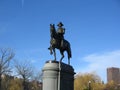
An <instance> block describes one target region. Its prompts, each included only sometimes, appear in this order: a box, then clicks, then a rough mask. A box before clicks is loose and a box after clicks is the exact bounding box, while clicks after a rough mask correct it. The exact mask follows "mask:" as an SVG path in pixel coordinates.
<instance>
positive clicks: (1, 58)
mask: <svg viewBox="0 0 120 90" xmlns="http://www.w3.org/2000/svg"><path fill="white" fill-rule="evenodd" d="M14 55H15V54H14V53H13V51H12V49H10V48H0V90H2V86H1V85H2V77H1V76H2V75H3V74H6V73H9V72H11V70H10V68H9V65H10V61H11V60H12V59H13V57H14Z"/></svg>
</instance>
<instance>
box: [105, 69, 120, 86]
mask: <svg viewBox="0 0 120 90" xmlns="http://www.w3.org/2000/svg"><path fill="white" fill-rule="evenodd" d="M110 81H114V82H115V83H117V84H120V68H116V67H110V68H107V82H110Z"/></svg>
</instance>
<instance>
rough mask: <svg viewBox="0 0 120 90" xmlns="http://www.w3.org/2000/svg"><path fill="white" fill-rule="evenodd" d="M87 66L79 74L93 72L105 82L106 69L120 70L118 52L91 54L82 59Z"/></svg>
mask: <svg viewBox="0 0 120 90" xmlns="http://www.w3.org/2000/svg"><path fill="white" fill-rule="evenodd" d="M82 59H83V60H84V61H85V63H87V64H88V65H87V66H86V67H85V68H83V69H82V70H80V71H81V72H92V71H95V72H97V74H98V75H99V76H100V77H101V78H102V80H104V81H105V82H106V79H107V77H106V69H107V68H108V67H119V68H120V50H116V51H111V52H104V53H100V54H99V53H98V54H91V55H88V56H85V57H83V58H82Z"/></svg>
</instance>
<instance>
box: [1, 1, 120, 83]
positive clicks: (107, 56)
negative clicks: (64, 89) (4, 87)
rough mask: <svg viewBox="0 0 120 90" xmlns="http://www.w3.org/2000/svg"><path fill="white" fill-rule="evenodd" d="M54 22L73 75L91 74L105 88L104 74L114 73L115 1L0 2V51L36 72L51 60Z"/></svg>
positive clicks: (119, 24) (119, 39)
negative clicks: (68, 46)
mask: <svg viewBox="0 0 120 90" xmlns="http://www.w3.org/2000/svg"><path fill="white" fill-rule="evenodd" d="M59 22H62V23H63V24H64V28H65V29H66V31H65V35H64V37H65V39H66V40H68V41H69V42H70V44H71V49H72V58H71V65H72V66H73V68H74V70H75V72H76V73H79V72H80V73H86V72H95V73H96V74H97V75H99V76H100V77H101V79H102V80H103V81H105V82H106V80H107V77H106V69H107V68H108V67H119V68H120V0H0V48H12V49H13V50H14V52H15V59H16V60H19V61H20V60H21V61H26V60H29V61H30V62H31V63H32V64H33V66H34V67H35V68H36V70H41V69H42V68H43V66H44V64H45V62H46V61H48V60H53V59H54V57H53V56H51V55H50V53H49V51H48V49H47V48H48V47H49V45H50V26H49V25H50V24H55V28H56V29H57V24H58V23H59ZM56 52H57V60H58V61H59V59H60V57H61V55H60V53H59V50H56ZM63 62H64V63H67V53H66V52H65V58H64V59H63Z"/></svg>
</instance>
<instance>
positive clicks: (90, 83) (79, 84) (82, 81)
mask: <svg viewBox="0 0 120 90" xmlns="http://www.w3.org/2000/svg"><path fill="white" fill-rule="evenodd" d="M93 89H94V90H103V89H104V85H103V84H102V83H101V79H100V77H99V76H98V75H96V74H94V73H87V74H78V75H76V77H75V81H74V90H93Z"/></svg>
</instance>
